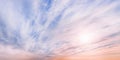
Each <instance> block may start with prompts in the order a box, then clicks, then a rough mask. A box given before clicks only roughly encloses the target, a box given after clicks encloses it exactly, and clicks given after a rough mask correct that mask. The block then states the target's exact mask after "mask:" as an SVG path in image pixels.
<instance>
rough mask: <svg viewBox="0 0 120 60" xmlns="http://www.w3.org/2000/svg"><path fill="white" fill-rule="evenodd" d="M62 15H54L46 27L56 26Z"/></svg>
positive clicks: (52, 27)
mask: <svg viewBox="0 0 120 60" xmlns="http://www.w3.org/2000/svg"><path fill="white" fill-rule="evenodd" d="M61 17H62V14H59V15H58V16H56V17H55V19H54V20H53V21H52V22H51V23H50V24H49V26H48V28H49V29H54V28H56V27H57V25H58V23H59V21H60V19H61Z"/></svg>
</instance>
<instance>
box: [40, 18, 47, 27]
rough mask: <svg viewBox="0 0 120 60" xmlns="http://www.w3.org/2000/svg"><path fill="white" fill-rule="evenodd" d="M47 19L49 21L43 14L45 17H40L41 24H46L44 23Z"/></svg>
mask: <svg viewBox="0 0 120 60" xmlns="http://www.w3.org/2000/svg"><path fill="white" fill-rule="evenodd" d="M46 21H47V18H46V17H44V16H43V17H42V18H41V19H40V24H41V25H44V24H45V23H46Z"/></svg>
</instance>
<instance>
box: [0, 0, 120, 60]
mask: <svg viewBox="0 0 120 60" xmlns="http://www.w3.org/2000/svg"><path fill="white" fill-rule="evenodd" d="M119 7H120V1H119V0H106V1H104V0H36V1H33V0H18V1H17V0H13V1H8V0H4V1H3V0H0V45H1V47H0V49H3V51H4V50H7V51H5V52H3V51H1V50H0V52H3V53H9V51H8V50H9V49H11V50H12V51H14V50H15V51H16V49H18V50H19V51H18V52H19V53H20V52H21V51H24V52H26V53H32V54H33V55H36V56H39V55H40V56H41V55H43V56H44V57H43V58H42V59H43V60H44V58H47V57H48V58H49V57H54V56H64V55H81V54H83V55H84V54H88V55H89V54H91V50H92V53H93V52H94V54H95V55H99V54H103V55H104V53H105V54H107V52H106V51H109V50H110V52H112V54H114V53H115V52H114V51H118V50H119V49H120V48H119V43H120V28H119V26H120V18H119V15H120V11H119V10H120V8H119ZM9 46H12V48H9V49H7V48H3V47H9ZM117 47H118V48H117ZM14 48H15V49H14ZM102 49H103V50H104V51H103V52H101V51H102ZM12 53H15V52H12ZM26 53H25V54H26ZM117 53H120V52H117ZM10 55H11V54H10ZM6 56H7V54H6ZM39 59H40V58H39ZM6 60H7V59H6Z"/></svg>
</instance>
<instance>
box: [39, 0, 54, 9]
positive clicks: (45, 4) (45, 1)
mask: <svg viewBox="0 0 120 60" xmlns="http://www.w3.org/2000/svg"><path fill="white" fill-rule="evenodd" d="M52 1H53V0H42V5H41V6H40V8H41V9H42V10H43V11H48V10H49V9H50V7H51V5H52Z"/></svg>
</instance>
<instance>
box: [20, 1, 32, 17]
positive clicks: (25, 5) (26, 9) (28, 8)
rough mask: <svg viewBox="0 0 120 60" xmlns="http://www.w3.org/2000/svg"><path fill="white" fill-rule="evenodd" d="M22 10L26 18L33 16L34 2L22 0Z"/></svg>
mask: <svg viewBox="0 0 120 60" xmlns="http://www.w3.org/2000/svg"><path fill="white" fill-rule="evenodd" d="M22 11H23V14H24V15H25V17H26V18H30V17H32V3H31V2H30V0H22Z"/></svg>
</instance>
